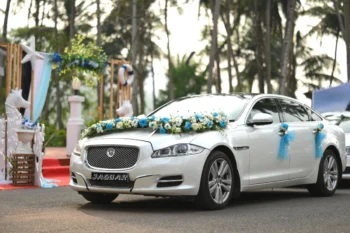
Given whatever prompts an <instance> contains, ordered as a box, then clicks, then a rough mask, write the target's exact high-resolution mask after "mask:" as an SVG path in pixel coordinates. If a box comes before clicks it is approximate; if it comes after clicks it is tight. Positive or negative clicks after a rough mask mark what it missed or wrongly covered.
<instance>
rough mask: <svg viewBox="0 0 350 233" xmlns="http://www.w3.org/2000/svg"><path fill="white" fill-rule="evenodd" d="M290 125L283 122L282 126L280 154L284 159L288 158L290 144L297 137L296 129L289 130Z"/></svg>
mask: <svg viewBox="0 0 350 233" xmlns="http://www.w3.org/2000/svg"><path fill="white" fill-rule="evenodd" d="M288 127H289V126H288V124H286V123H282V124H281V128H280V134H282V135H281V141H280V149H279V153H278V156H279V157H280V158H281V159H283V160H286V159H288V150H289V144H290V142H292V141H294V138H295V131H289V130H288Z"/></svg>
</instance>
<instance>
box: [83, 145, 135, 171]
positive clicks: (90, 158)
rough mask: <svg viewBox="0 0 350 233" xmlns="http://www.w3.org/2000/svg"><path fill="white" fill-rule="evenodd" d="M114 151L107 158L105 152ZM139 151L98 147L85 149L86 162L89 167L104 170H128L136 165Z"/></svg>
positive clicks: (130, 148)
mask: <svg viewBox="0 0 350 233" xmlns="http://www.w3.org/2000/svg"><path fill="white" fill-rule="evenodd" d="M108 149H114V150H115V154H114V155H113V156H111V157H110V156H107V150H108ZM138 155H139V149H138V148H136V147H122V146H99V147H89V148H88V149H87V158H86V159H87V162H88V164H89V165H90V166H92V167H96V168H106V169H122V168H129V167H132V166H134V165H135V164H136V162H137V159H138Z"/></svg>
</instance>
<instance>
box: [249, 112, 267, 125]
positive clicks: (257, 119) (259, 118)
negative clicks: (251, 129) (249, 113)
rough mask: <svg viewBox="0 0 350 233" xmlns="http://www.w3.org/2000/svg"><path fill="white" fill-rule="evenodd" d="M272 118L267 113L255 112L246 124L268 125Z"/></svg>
mask: <svg viewBox="0 0 350 233" xmlns="http://www.w3.org/2000/svg"><path fill="white" fill-rule="evenodd" d="M272 122H273V118H272V116H271V115H270V114H267V113H257V114H255V115H254V116H253V118H252V119H251V120H249V122H248V125H250V126H253V125H268V124H272Z"/></svg>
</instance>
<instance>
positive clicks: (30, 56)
mask: <svg viewBox="0 0 350 233" xmlns="http://www.w3.org/2000/svg"><path fill="white" fill-rule="evenodd" d="M21 47H22V49H23V50H24V52H26V53H27V54H26V55H25V56H24V58H23V59H22V61H21V63H22V64H24V63H27V62H28V61H30V63H31V65H32V70H35V61H36V59H41V60H43V59H44V57H43V56H41V55H40V54H39V53H38V52H37V51H35V37H34V36H32V37H30V46H29V47H28V46H27V45H25V44H21Z"/></svg>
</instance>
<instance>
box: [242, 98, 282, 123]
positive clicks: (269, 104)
mask: <svg viewBox="0 0 350 233" xmlns="http://www.w3.org/2000/svg"><path fill="white" fill-rule="evenodd" d="M257 113H267V114H270V115H271V116H272V119H273V123H279V122H281V120H280V117H279V114H278V107H277V103H276V101H274V100H273V99H262V100H259V101H258V102H257V103H256V104H255V105H254V107H253V108H252V110H251V111H250V114H249V118H248V121H249V120H250V119H252V118H253V117H254V115H255V114H257Z"/></svg>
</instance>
